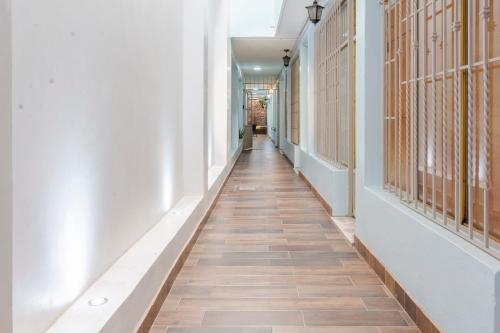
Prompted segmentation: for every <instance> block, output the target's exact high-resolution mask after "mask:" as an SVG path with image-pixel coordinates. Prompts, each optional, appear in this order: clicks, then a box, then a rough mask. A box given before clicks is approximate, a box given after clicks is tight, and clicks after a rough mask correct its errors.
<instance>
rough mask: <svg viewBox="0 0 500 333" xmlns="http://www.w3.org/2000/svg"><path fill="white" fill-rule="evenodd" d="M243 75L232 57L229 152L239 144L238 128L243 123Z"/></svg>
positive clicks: (232, 151) (240, 127)
mask: <svg viewBox="0 0 500 333" xmlns="http://www.w3.org/2000/svg"><path fill="white" fill-rule="evenodd" d="M242 114H243V76H242V75H241V71H240V68H239V66H238V64H237V63H236V60H235V59H234V58H232V65H231V154H232V153H234V152H235V151H236V150H237V149H238V146H239V141H240V140H239V130H240V129H243V128H244V124H243V117H242Z"/></svg>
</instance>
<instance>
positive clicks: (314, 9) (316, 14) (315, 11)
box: [306, 0, 325, 24]
mask: <svg viewBox="0 0 500 333" xmlns="http://www.w3.org/2000/svg"><path fill="white" fill-rule="evenodd" d="M306 9H307V13H308V14H309V20H311V22H312V23H314V24H316V23H318V22H319V21H320V20H321V14H322V13H323V9H325V7H323V6H320V5H318V1H316V0H314V2H313V4H312V5H311V6H307V7H306Z"/></svg>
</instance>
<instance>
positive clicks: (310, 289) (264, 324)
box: [151, 136, 420, 333]
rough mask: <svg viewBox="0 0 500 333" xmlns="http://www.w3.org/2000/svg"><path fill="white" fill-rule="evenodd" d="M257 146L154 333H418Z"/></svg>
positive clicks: (283, 168)
mask: <svg viewBox="0 0 500 333" xmlns="http://www.w3.org/2000/svg"><path fill="white" fill-rule="evenodd" d="M254 141H256V142H255V145H254V148H255V149H254V150H253V151H250V152H244V153H243V154H242V155H241V157H240V158H239V160H238V162H237V163H236V165H235V167H234V169H233V172H232V174H231V175H230V177H229V179H228V181H227V183H226V185H225V186H224V188H223V189H222V192H221V194H220V197H219V198H218V200H217V203H216V205H215V207H214V209H213V211H212V213H211V215H210V217H209V219H208V221H207V223H206V225H205V226H204V228H203V230H202V232H201V234H200V235H199V237H198V239H197V240H196V243H195V245H194V247H193V249H192V251H191V253H190V255H189V257H188V259H187V260H186V261H185V264H184V266H183V268H182V270H181V271H180V273H179V274H178V276H177V279H176V281H175V283H174V285H173V288H172V290H171V291H170V294H169V295H168V297H167V299H166V301H165V302H164V304H163V306H162V308H161V311H160V313H159V315H158V317H157V318H156V320H155V322H154V325H153V327H152V329H151V332H152V333H160V332H161V333H165V332H167V333H271V332H273V333H285V332H290V333H326V332H332V333H335V332H338V333H395V332H400V333H402V332H405V333H414V332H420V331H419V330H418V328H416V327H415V324H414V323H413V322H412V321H411V319H410V318H409V316H408V315H407V314H406V313H405V312H404V311H403V309H402V308H401V307H400V305H399V303H398V302H397V301H396V300H395V299H394V297H393V296H392V295H391V293H390V292H389V291H388V290H387V289H386V288H385V286H384V285H383V284H382V283H381V281H380V280H379V278H378V277H377V275H376V274H375V272H374V271H373V270H372V269H371V268H370V267H369V266H368V264H367V263H366V262H365V261H364V260H363V259H362V258H361V257H360V256H359V255H358V254H357V252H356V251H355V250H354V249H353V247H352V246H351V245H350V244H349V243H348V242H347V241H346V240H345V239H344V237H343V236H342V234H341V233H340V231H339V230H338V229H337V228H336V227H335V226H334V225H333V224H332V222H331V220H330V218H329V217H328V216H327V215H326V213H325V211H324V210H323V208H322V206H321V204H320V202H319V200H318V199H317V198H316V197H315V196H314V194H313V192H312V191H311V190H310V189H309V187H308V186H307V185H306V183H305V182H304V181H303V180H302V179H301V178H299V177H298V176H297V175H296V173H295V172H294V170H293V169H292V167H291V165H290V164H289V162H288V161H287V160H286V159H285V157H283V156H281V155H280V154H279V153H278V151H277V150H276V149H275V147H274V145H273V143H272V142H271V141H270V140H269V139H268V138H267V137H266V136H258V137H257V138H256V139H255V140H254Z"/></svg>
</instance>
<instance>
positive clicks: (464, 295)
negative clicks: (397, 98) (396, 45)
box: [356, 1, 500, 333]
mask: <svg viewBox="0 0 500 333" xmlns="http://www.w3.org/2000/svg"><path fill="white" fill-rule="evenodd" d="M356 15H357V19H356V22H357V29H356V30H357V33H356V45H357V47H356V54H357V56H356V59H357V61H356V75H357V79H356V94H357V103H356V118H357V130H356V135H357V138H356V139H357V140H356V142H357V147H356V160H357V172H356V184H357V188H356V193H357V197H356V199H357V201H356V207H357V209H356V212H357V219H356V224H357V228H356V234H357V236H358V238H360V239H361V240H362V242H363V243H364V244H365V245H366V246H367V247H368V248H369V249H370V251H371V252H372V253H373V254H374V255H375V256H376V257H377V258H378V259H379V260H380V261H381V262H382V263H383V264H384V265H385V267H386V268H387V269H388V271H390V272H391V273H392V274H393V275H394V277H395V278H396V280H398V282H399V283H400V284H401V285H402V286H403V287H404V289H405V290H406V291H407V292H408V294H409V295H410V296H411V297H412V298H413V299H414V301H415V302H416V303H417V304H418V305H419V306H420V307H421V308H422V309H423V311H424V312H425V313H426V314H427V315H428V316H429V317H430V318H431V319H432V320H433V321H434V322H435V323H436V324H437V326H438V327H439V328H440V329H441V330H442V331H443V332H454V333H469V332H481V333H493V332H499V331H500V307H499V306H498V303H499V302H500V297H499V296H500V295H499V292H500V291H499V289H500V273H499V272H500V262H499V261H498V260H496V259H494V258H492V257H491V256H489V255H488V254H486V253H485V252H483V251H481V250H479V249H478V248H476V247H475V246H473V245H471V244H469V243H468V242H466V241H465V240H463V239H461V238H459V237H458V236H455V235H454V234H452V233H450V232H449V231H447V230H445V229H444V228H441V227H440V226H438V225H436V224H434V223H433V222H431V221H430V220H428V219H426V218H424V217H423V216H421V215H419V214H417V213H415V212H413V211H412V210H410V209H409V208H406V207H404V206H403V205H402V204H401V203H400V201H399V199H397V198H394V197H393V196H392V195H390V194H387V193H386V192H384V191H383V190H382V185H383V177H382V171H383V158H382V156H383V155H382V154H383V151H382V145H383V142H382V138H383V135H382V133H383V132H382V128H383V124H382V119H383V112H382V111H383V109H382V96H383V95H382V93H383V91H382V87H383V85H382V58H383V57H382V52H383V50H382V36H383V16H382V10H381V7H380V6H379V5H378V3H377V2H376V1H358V3H357V13H356Z"/></svg>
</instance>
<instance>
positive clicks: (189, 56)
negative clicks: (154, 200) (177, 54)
mask: <svg viewBox="0 0 500 333" xmlns="http://www.w3.org/2000/svg"><path fill="white" fill-rule="evenodd" d="M207 2H208V0H192V1H185V2H183V4H184V13H183V26H182V28H183V30H182V31H183V57H182V62H183V64H182V68H183V75H182V83H183V89H182V96H183V97H182V99H183V109H182V126H183V131H182V135H183V139H182V144H183V149H182V151H183V158H184V160H183V162H184V164H183V174H184V194H185V195H204V194H205V193H206V191H207V186H208V183H207V168H208V163H207V154H208V152H207V150H208V148H207V131H208V129H207V126H206V125H207V103H208V102H207V100H208V98H207V85H208V83H207V73H206V65H207V64H206V61H207V36H206V16H207V10H208V4H207Z"/></svg>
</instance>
